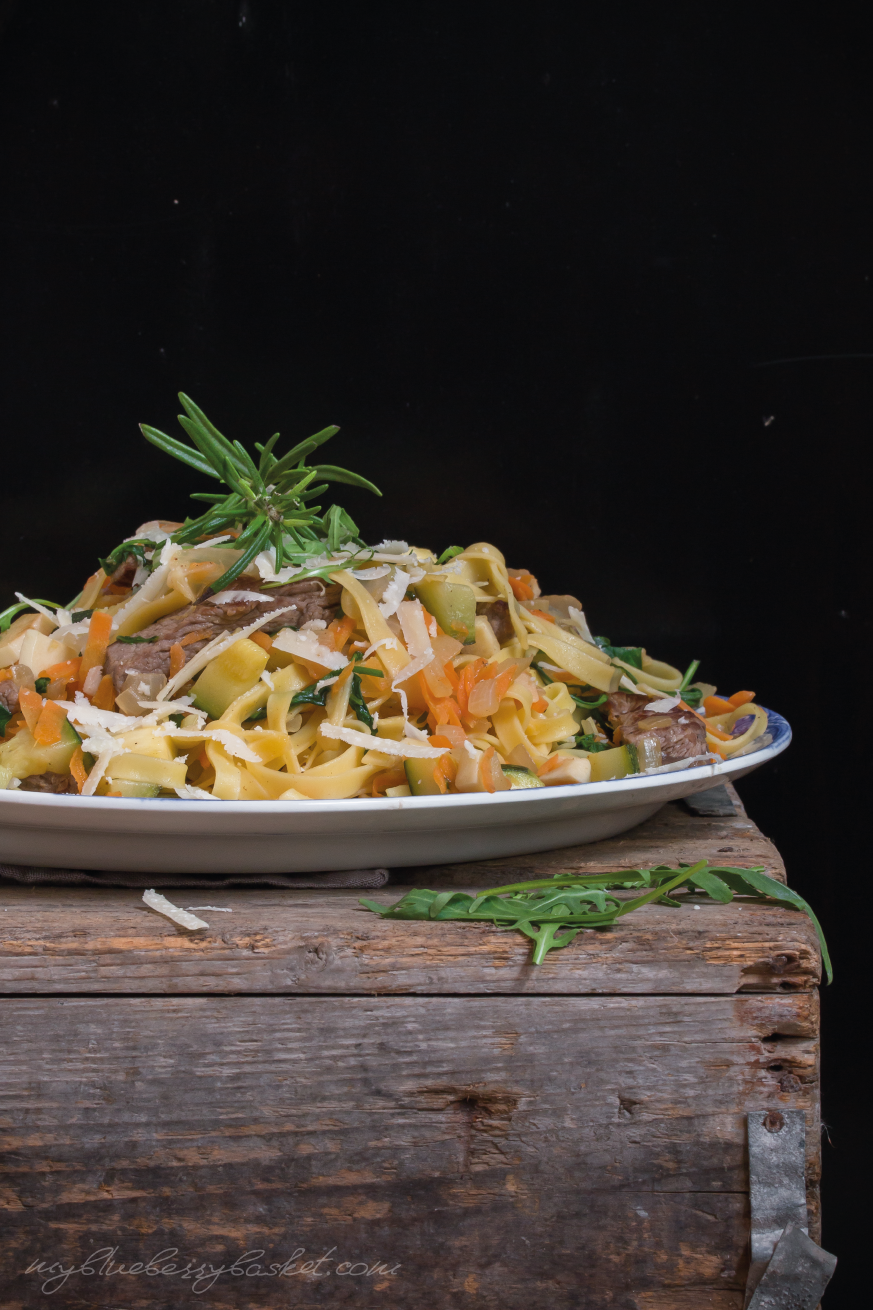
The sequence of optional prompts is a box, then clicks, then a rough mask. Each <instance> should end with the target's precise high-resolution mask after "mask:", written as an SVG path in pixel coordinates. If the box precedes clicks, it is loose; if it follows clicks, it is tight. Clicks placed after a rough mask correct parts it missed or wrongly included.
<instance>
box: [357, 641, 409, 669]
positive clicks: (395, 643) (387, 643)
mask: <svg viewBox="0 0 873 1310" xmlns="http://www.w3.org/2000/svg"><path fill="white" fill-rule="evenodd" d="M361 644H363V643H361ZM380 646H390V648H391V650H400V642H399V641H398V640H397V638H396V637H380V638H379V640H378V641H374V642H373V644H372V646H368V647H367V649H366V650H365V651H364V662H365V663H366V661H367V660H368V659H369V658H370V656H371V655H372V654H373V652H374V651H376V650H378V649H379V648H380Z"/></svg>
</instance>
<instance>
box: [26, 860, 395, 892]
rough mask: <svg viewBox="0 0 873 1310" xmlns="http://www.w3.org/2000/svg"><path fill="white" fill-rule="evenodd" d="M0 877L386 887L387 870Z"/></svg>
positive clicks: (54, 881)
mask: <svg viewBox="0 0 873 1310" xmlns="http://www.w3.org/2000/svg"><path fill="white" fill-rule="evenodd" d="M0 878H8V879H10V880H11V881H13V882H19V883H27V884H29V885H30V886H37V885H38V886H52V885H55V886H58V885H61V884H63V885H64V886H70V885H73V884H77V885H79V886H90V887H134V888H139V887H155V888H157V887H203V888H206V887H289V888H295V887H299V888H307V887H309V888H314V887H367V888H373V887H384V886H385V883H386V882H387V881H388V870H387V869H341V870H339V872H337V873H221V874H206V873H116V872H113V871H111V870H106V869H89V870H86V869H32V868H29V867H28V866H26V865H23V864H0Z"/></svg>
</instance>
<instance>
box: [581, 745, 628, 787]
mask: <svg viewBox="0 0 873 1310" xmlns="http://www.w3.org/2000/svg"><path fill="white" fill-rule="evenodd" d="M588 760H589V763H590V764H591V781H592V782H609V781H610V780H611V779H613V778H626V777H628V776H629V774H631V773H639V771H640V765H639V757H638V755H637V750H636V747H635V746H630V745H625V746H613V748H612V750H608V751H597V753H596V754H594V755H589V756H588Z"/></svg>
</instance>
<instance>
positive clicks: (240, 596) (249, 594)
mask: <svg viewBox="0 0 873 1310" xmlns="http://www.w3.org/2000/svg"><path fill="white" fill-rule="evenodd" d="M271 599H272V597H270V596H263V595H261V593H260V592H259V591H220V592H219V593H218V595H217V596H212V597H211V599H210V601H209V603H210V605H233V604H235V603H236V602H238V601H241V600H251V601H257V602H258V604H259V605H263V603H264V601H266V600H271Z"/></svg>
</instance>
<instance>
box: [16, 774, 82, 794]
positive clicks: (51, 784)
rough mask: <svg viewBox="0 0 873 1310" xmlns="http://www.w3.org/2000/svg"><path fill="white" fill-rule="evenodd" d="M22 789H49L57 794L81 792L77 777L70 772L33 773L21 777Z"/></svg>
mask: <svg viewBox="0 0 873 1310" xmlns="http://www.w3.org/2000/svg"><path fill="white" fill-rule="evenodd" d="M21 790H22V791H48V792H51V793H52V794H53V795H55V796H64V795H68V794H70V793H72V795H74V796H78V794H79V788H78V787H77V786H76V780H75V778H71V777H70V775H69V774H68V773H31V775H30V777H28V778H22V779H21Z"/></svg>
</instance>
